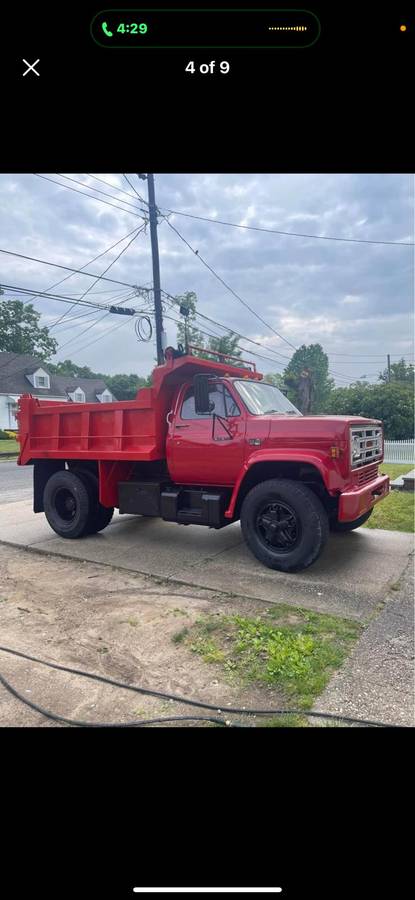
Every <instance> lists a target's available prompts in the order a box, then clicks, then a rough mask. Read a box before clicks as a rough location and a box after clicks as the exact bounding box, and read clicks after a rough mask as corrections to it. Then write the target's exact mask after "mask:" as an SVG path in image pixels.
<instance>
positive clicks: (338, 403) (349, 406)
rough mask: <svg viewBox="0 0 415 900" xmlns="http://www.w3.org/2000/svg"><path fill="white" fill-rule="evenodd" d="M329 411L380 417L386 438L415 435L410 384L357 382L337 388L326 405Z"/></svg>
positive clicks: (395, 438)
mask: <svg viewBox="0 0 415 900" xmlns="http://www.w3.org/2000/svg"><path fill="white" fill-rule="evenodd" d="M326 412H329V413H334V414H335V415H349V416H365V417H366V418H368V419H381V420H382V422H383V424H384V429H385V437H386V438H387V440H390V441H403V440H407V439H411V438H413V436H414V393H413V390H412V387H411V386H410V385H407V384H402V383H398V382H391V383H390V384H364V383H363V382H357V383H356V384H352V385H350V386H349V387H347V388H335V389H334V390H333V391H332V392H331V394H330V398H329V400H328V402H327V404H326Z"/></svg>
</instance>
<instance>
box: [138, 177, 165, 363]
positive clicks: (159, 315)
mask: <svg viewBox="0 0 415 900" xmlns="http://www.w3.org/2000/svg"><path fill="white" fill-rule="evenodd" d="M139 177H140V178H142V177H143V176H142V175H140V176H139ZM147 186H148V205H149V215H150V238H151V254H152V258H153V284H154V312H155V320H156V347H157V363H158V365H159V366H161V365H163V363H164V350H163V339H162V335H163V310H162V306H161V288H160V260H159V245H158V238H157V212H158V210H157V207H156V200H155V193H154V175H149V174H148V173H147Z"/></svg>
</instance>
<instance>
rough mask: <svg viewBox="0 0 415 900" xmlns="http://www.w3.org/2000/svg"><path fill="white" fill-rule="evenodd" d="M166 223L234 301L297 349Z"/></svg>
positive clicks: (178, 232) (172, 226) (294, 348)
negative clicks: (234, 298) (228, 292)
mask: <svg viewBox="0 0 415 900" xmlns="http://www.w3.org/2000/svg"><path fill="white" fill-rule="evenodd" d="M166 222H167V224H168V226H169V228H171V229H172V231H175V232H176V234H177V235H178V236H179V238H180V240H181V241H183V243H184V244H186V246H187V247H188V248H189V250H191V251H192V253H193V254H194V255H195V256H196V257H197V259H199V260H200V262H201V263H202V264H203V265H204V266H206V268H207V269H209V271H210V272H212V275H214V276H215V278H217V279H218V281H220V282H221V284H223V285H224V287H226V289H227V290H228V291H230V292H231V294H233V296H234V297H236V299H237V300H239V302H240V303H242V305H243V306H245V307H246V309H249V311H250V312H251V313H252V314H253V315H254V316H255V317H256V318H257V319H259V321H260V322H262V324H263V325H265V326H266V327H267V328H269V329H270V331H272V332H273V333H274V334H276V335H277V337H279V338H280V340H282V341H284V343H286V344H288V346H289V347H292V349H293V350H296V349H297V348H296V347H294V344H291V342H290V341H288V340H287V338H285V337H283V336H282V335H281V334H279V332H278V331H276V330H275V328H273V327H272V325H270V324H269V323H268V322H266V321H265V319H263V318H262V316H260V315H259V313H257V312H255V310H254V309H252V306H249V303H247V302H246V301H245V300H243V299H242V297H240V296H239V294H237V293H236V291H234V289H233V288H231V287H230V285H229V284H227V283H226V281H224V280H223V278H221V276H220V275H218V274H217V272H215V270H214V269H213V268H212V266H210V265H209V263H207V262H206V261H205V260H204V259H203V257H202V256H200V253H199V251H198V250H195V249H194V248H193V247H192V246H191V245H190V244H189V242H188V241H187V240H186V238H185V237H183V235H182V234H180V231H178V230H177V228H175V227H174V225H172V224H171V222H169V220H168V219H166Z"/></svg>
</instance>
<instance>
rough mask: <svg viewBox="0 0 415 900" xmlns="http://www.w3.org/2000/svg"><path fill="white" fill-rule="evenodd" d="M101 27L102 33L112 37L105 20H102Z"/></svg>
mask: <svg viewBox="0 0 415 900" xmlns="http://www.w3.org/2000/svg"><path fill="white" fill-rule="evenodd" d="M101 28H102V30H103V32H104V34H105V35H106V36H107V37H112V31H110V30H109V28H108V25H107V23H106V22H103V23H102V25H101Z"/></svg>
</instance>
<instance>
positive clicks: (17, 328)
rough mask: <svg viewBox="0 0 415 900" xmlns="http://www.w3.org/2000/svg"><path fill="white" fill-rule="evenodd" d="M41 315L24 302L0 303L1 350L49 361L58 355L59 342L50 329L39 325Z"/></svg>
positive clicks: (3, 301)
mask: <svg viewBox="0 0 415 900" xmlns="http://www.w3.org/2000/svg"><path fill="white" fill-rule="evenodd" d="M39 319H40V313H39V312H37V310H36V309H34V308H33V306H32V304H31V303H29V304H27V305H25V304H24V303H23V302H22V300H2V301H0V350H3V351H8V352H10V353H28V354H30V355H31V356H37V357H38V358H39V359H42V360H44V361H45V360H47V359H49V357H50V356H52V355H53V354H54V353H56V348H57V346H58V342H57V341H55V339H54V338H51V337H50V335H49V330H48V328H46V326H45V327H43V328H41V327H40V325H39Z"/></svg>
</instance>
